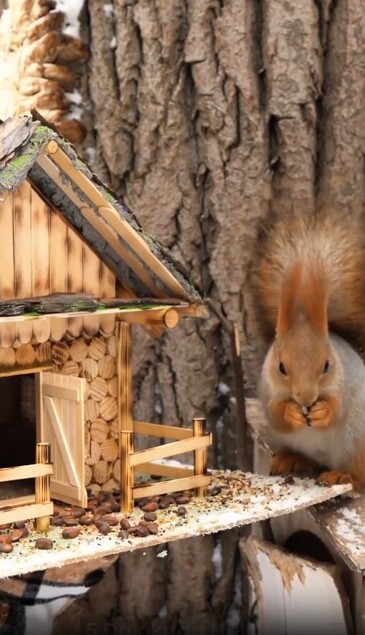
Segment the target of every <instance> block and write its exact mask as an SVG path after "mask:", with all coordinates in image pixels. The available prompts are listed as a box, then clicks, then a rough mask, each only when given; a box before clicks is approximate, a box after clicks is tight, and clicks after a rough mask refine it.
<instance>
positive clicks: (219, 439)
mask: <svg viewBox="0 0 365 635" xmlns="http://www.w3.org/2000/svg"><path fill="white" fill-rule="evenodd" d="M223 437H224V423H223V419H222V418H221V417H220V418H219V419H218V421H217V423H216V426H215V443H216V448H217V467H218V469H219V470H223V468H224V466H223Z"/></svg>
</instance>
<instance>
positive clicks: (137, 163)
mask: <svg viewBox="0 0 365 635" xmlns="http://www.w3.org/2000/svg"><path fill="white" fill-rule="evenodd" d="M364 15H365V0H321V1H313V0H303V1H302V2H298V0H276V2H272V0H110V2H109V3H108V4H105V3H104V2H103V1H101V0H93V1H90V2H86V6H85V11H84V17H85V18H86V20H85V24H84V28H83V31H82V33H81V34H82V36H83V37H84V38H85V39H86V40H87V41H88V43H89V45H90V50H91V57H90V60H89V62H88V70H87V75H86V74H85V76H84V77H81V78H80V89H81V90H82V92H83V96H84V104H85V105H86V107H85V108H84V112H83V123H84V124H85V125H86V127H87V129H88V133H87V137H86V140H85V141H84V144H83V146H82V152H83V153H84V155H85V157H86V158H87V159H88V160H89V162H90V163H91V164H92V167H93V169H94V170H95V172H96V173H97V174H98V175H99V176H100V177H101V178H103V179H104V180H105V181H107V182H109V183H110V184H111V186H112V187H113V188H114V190H116V191H117V193H118V194H119V195H120V196H121V197H122V198H123V199H124V201H125V202H126V203H127V204H128V205H129V206H130V207H131V208H132V209H133V211H135V213H136V215H137V216H138V218H139V219H140V221H141V223H142V224H143V225H144V227H145V228H146V229H147V230H148V231H150V232H151V233H153V234H155V235H156V236H157V237H158V238H159V239H160V240H161V241H163V242H164V243H165V244H166V245H167V246H168V247H169V248H170V249H171V250H172V251H173V253H174V254H175V255H176V256H177V257H178V258H179V260H180V261H181V262H182V264H184V265H185V267H186V268H187V270H188V271H189V273H190V274H191V276H192V277H193V278H194V279H195V280H196V281H197V282H198V283H199V284H200V285H201V287H202V288H203V290H204V292H205V293H206V295H207V296H209V298H211V301H212V303H213V305H214V306H215V307H216V310H217V313H216V312H212V313H211V316H210V318H209V319H207V320H205V321H194V320H191V319H189V320H186V321H185V322H183V324H181V326H179V327H178V328H176V329H174V330H172V331H171V332H169V333H166V335H165V336H164V337H162V338H161V339H159V340H156V341H155V340H151V339H149V338H148V337H147V335H146V334H145V333H144V332H142V331H141V330H139V329H138V330H137V329H136V332H135V342H134V368H135V395H134V403H135V416H136V418H141V419H142V420H147V421H158V420H161V421H165V422H180V423H182V424H184V423H186V424H188V423H190V422H191V419H192V418H193V416H199V415H204V416H206V417H207V420H208V423H209V426H210V429H211V430H212V432H213V435H214V440H215V444H214V452H213V456H212V457H211V462H212V464H213V465H215V466H217V467H220V468H233V467H236V466H237V448H236V445H237V444H236V440H237V437H236V429H235V425H236V419H235V417H236V412H235V403H236V401H235V398H236V396H235V395H234V391H233V388H234V376H233V374H234V373H233V365H232V357H231V342H230V337H229V334H228V331H227V329H226V328H225V326H224V321H221V320H219V318H218V317H217V315H219V314H222V315H223V316H224V317H226V318H228V319H229V320H231V321H232V322H234V323H236V324H237V326H238V328H239V331H240V334H241V340H242V344H243V360H244V368H245V389H246V391H247V393H250V394H251V393H252V392H253V391H254V389H255V384H256V381H257V376H258V371H259V368H260V363H261V361H262V355H263V348H262V346H261V345H260V343H259V342H257V340H256V339H255V337H254V324H253V315H252V310H251V306H250V300H249V294H248V289H247V284H246V282H247V271H248V265H249V262H250V259H251V257H252V254H253V253H254V251H255V240H256V230H257V225H258V221H259V219H260V218H262V217H263V216H264V215H266V214H267V213H268V212H269V211H270V210H275V211H278V212H279V213H280V211H281V210H289V211H293V213H294V211H295V210H296V209H299V210H305V211H306V212H309V213H310V212H313V211H314V210H315V209H316V207H317V206H318V205H324V206H328V207H329V208H331V209H340V210H341V211H342V212H343V213H346V214H354V213H355V214H357V213H362V211H363V206H364V202H363V201H364V200H365V197H364V121H365V119H364V116H363V108H364V99H363V95H364V82H365V72H364V70H365V69H364V66H365V64H364V59H365V20H364ZM167 549H168V557H167V558H165V559H160V558H157V557H156V550H155V549H151V550H149V551H148V552H146V553H145V554H144V553H141V552H136V553H133V554H130V555H127V556H122V557H121V558H120V560H119V563H118V566H117V567H116V569H115V570H114V572H113V575H112V574H110V575H109V576H108V580H107V582H105V584H109V585H110V589H112V588H113V589H114V591H115V585H116V584H118V585H119V591H118V600H117V602H116V603H114V608H113V610H111V609H110V610H109V612H108V614H107V616H106V614H105V603H104V602H103V594H105V589H106V586H105V584H104V583H101V584H100V585H99V586H98V587H96V588H95V589H93V590H92V591H91V592H90V594H89V596H88V597H86V598H85V599H84V600H81V602H78V603H76V605H75V606H74V607H71V608H70V610H69V611H68V612H66V613H64V614H63V615H62V616H61V617H60V619H59V622H58V626H57V629H56V631H57V633H61V632H66V630H67V628H69V625H71V626H72V627H74V626H75V624H76V621H75V619H74V617H75V615H79V616H80V615H81V616H83V619H82V617H80V620H79V622H77V623H79V624H80V627H79V630H78V631H75V630H74V632H79V633H85V632H88V633H91V632H92V633H95V634H96V633H98V632H100V633H105V632H106V626H105V623H106V622H108V623H109V625H110V627H111V628H114V629H115V631H117V630H118V629H120V632H126V633H127V632H128V633H133V634H134V633H137V632H138V633H145V632H146V633H147V632H148V633H152V632H153V633H155V632H156V633H157V632H166V633H167V632H169V633H182V634H185V633H186V634H187V633H189V634H190V633H202V632H213V633H214V632H217V633H218V632H220V633H230V634H232V635H233V634H234V633H238V632H239V630H240V628H241V627H240V626H238V625H237V624H236V623H235V619H234V616H235V601H236V599H235V598H236V597H237V593H238V592H237V589H238V588H239V587H238V586H237V579H236V578H235V569H237V567H236V556H237V532H226V533H224V534H222V535H219V536H215V537H207V538H196V539H193V540H188V541H183V542H180V543H175V544H171V545H169V546H168V547H167ZM159 551H160V550H159ZM217 563H218V564H217ZM235 584H236V595H235V594H234V592H233V589H234V585H235ZM111 592H112V591H111ZM238 595H239V593H238ZM101 605H102V607H101ZM80 611H81V613H80ZM101 614H102V615H103V617H102V620H101V618H100V615H101ZM232 616H233V617H232ZM87 621H88V624H89V626H90V624H91V627H90V628H89V630H88V631H87V630H86V628H87V627H86V626H85V624H86V623H87ZM147 624H150V626H147ZM94 627H95V628H94ZM92 628H94V630H92ZM123 629H125V630H123ZM241 630H242V629H241ZM111 632H112V631H111Z"/></svg>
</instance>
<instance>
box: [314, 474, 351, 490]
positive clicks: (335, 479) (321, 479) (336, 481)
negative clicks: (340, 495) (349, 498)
mask: <svg viewBox="0 0 365 635" xmlns="http://www.w3.org/2000/svg"><path fill="white" fill-rule="evenodd" d="M316 483H317V485H327V486H328V487H331V486H332V485H343V484H346V483H350V485H352V487H353V489H354V490H355V492H358V491H359V490H360V488H361V483H360V481H358V480H357V479H356V478H354V477H353V476H351V474H347V473H345V472H338V471H336V470H329V471H328V472H322V473H321V474H320V475H319V476H317V478H316Z"/></svg>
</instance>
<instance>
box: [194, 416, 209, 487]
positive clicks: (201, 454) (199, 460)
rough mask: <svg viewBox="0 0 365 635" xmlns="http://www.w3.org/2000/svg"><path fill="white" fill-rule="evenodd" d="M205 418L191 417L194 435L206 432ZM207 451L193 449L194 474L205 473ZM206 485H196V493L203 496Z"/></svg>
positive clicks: (199, 435) (204, 449)
mask: <svg viewBox="0 0 365 635" xmlns="http://www.w3.org/2000/svg"><path fill="white" fill-rule="evenodd" d="M206 424H207V422H206V419H205V418H204V417H196V418H195V419H193V434H194V437H203V436H204V435H205V434H206ZM207 463H208V451H207V448H201V449H199V450H194V474H195V476H200V475H202V474H206V473H207ZM206 490H207V488H206V487H197V488H196V495H197V496H205V494H206Z"/></svg>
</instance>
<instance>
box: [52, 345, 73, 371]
mask: <svg viewBox="0 0 365 635" xmlns="http://www.w3.org/2000/svg"><path fill="white" fill-rule="evenodd" d="M69 353H70V349H69V347H68V346H67V344H66V343H65V342H55V343H54V344H53V346H52V361H53V363H54V364H56V365H57V366H63V365H64V364H65V363H66V361H67V359H68V356H69Z"/></svg>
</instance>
